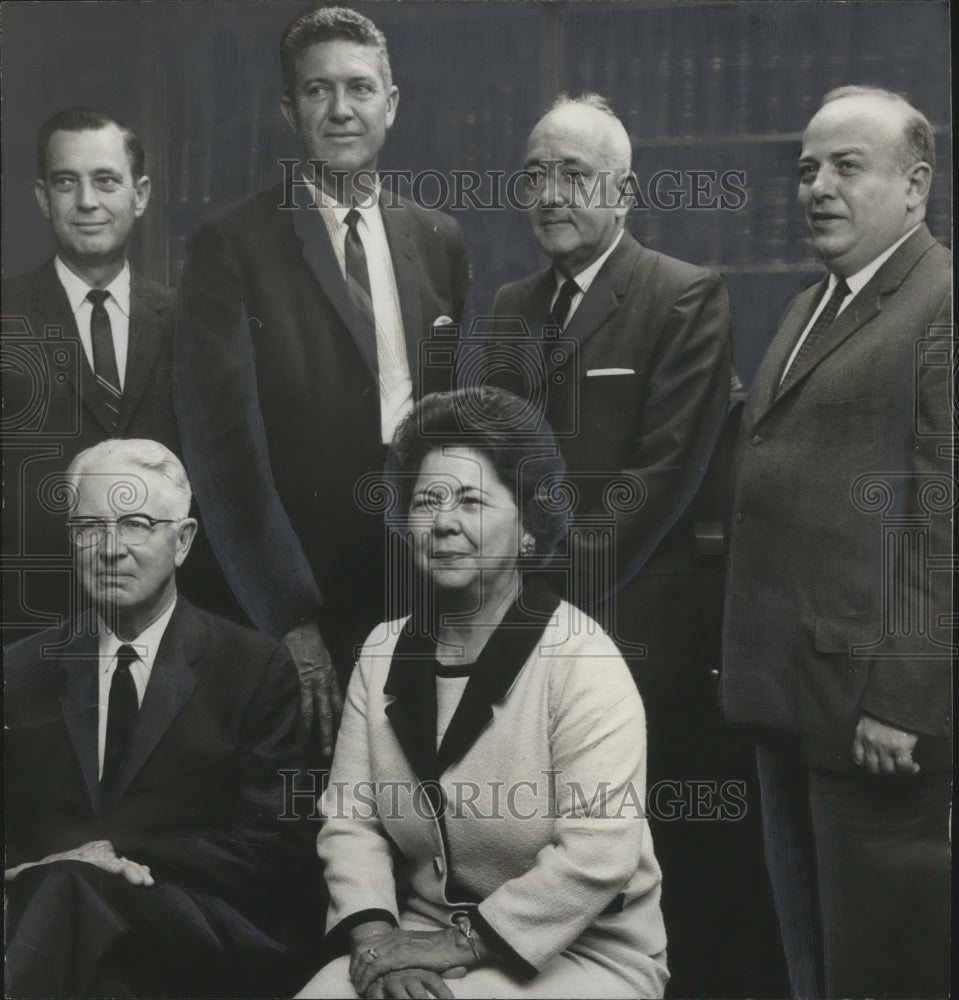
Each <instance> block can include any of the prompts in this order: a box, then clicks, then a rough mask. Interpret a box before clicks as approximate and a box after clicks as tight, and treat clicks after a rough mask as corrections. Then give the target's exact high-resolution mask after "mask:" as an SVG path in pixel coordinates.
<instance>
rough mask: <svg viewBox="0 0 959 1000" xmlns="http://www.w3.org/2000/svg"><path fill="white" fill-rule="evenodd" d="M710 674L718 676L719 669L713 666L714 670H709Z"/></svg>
mask: <svg viewBox="0 0 959 1000" xmlns="http://www.w3.org/2000/svg"><path fill="white" fill-rule="evenodd" d="M709 676H710V677H718V676H719V671H718V670H717V669H716V668H715V667H713V668H712V670H710V671H709Z"/></svg>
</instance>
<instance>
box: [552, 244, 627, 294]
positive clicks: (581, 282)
mask: <svg viewBox="0 0 959 1000" xmlns="http://www.w3.org/2000/svg"><path fill="white" fill-rule="evenodd" d="M624 232H625V230H623V229H620V231H619V232H618V233H617V234H616V238H615V239H614V240H613V242H612V243H610V245H609V246H608V247H607V248H606V250H605V252H604V253H602V254H601V255H600V256H599V257H597V258H596V260H594V261H593V263H592V264H590V265H589V267H584V268H583V270H582V271H580V272H579V274H574V275H573V280H574V281H575V282H576V284H577V286H578V287H579V290H580V291H581V292H583V293H584V294H585V293H586V292H587V291H588V290H589V286H590V285H591V284H592V283H593V281H594V280H595V279H596V275H597V274H599V269H600V268H601V267H602V266H603V265H604V264H605V263H606V259H607V258H608V257H609V255H610V254H611V253H612V252H613V251H614V250H615V249H616V247H618V246H619V241H620V240H621V239H622V238H623V233H624ZM553 276H554V277H555V278H556V287H557V288H562V287H563V284H564V283H565V282H566V280H567V279H566V278H565V277H563V275H562V274H560V273H559V269H558V268H555V267H554V268H553Z"/></svg>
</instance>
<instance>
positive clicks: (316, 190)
mask: <svg viewBox="0 0 959 1000" xmlns="http://www.w3.org/2000/svg"><path fill="white" fill-rule="evenodd" d="M311 186H312V188H313V200H314V202H315V203H316V205H317V207H319V208H325V209H328V210H329V211H331V212H332V213H333V217H334V218H335V219H336V221H337V224H338V225H341V226H342V225H343V224H344V223H345V221H346V216H347V213H348V212H349V211H350V209H351V208H355V209H356V210H357V211H358V212H359V213H360V216H361V217H362V218H366V215H367V213H369V212H375V211H376V210H377V208H378V207H379V203H380V180H379V178H377V179H376V184H375V186H374V189H373V192H372V194H370V195H369V197H368V198H367V199H366V200H365V201H361V202H357V203H356V205H341V204H340V203H339V202H338V201H334V200H333V199H332V198H331V197H330V196H329V195H328V194H327V193H326V192H325V191H324V190H323V188H322V187H320V185H319V184H312V185H311Z"/></svg>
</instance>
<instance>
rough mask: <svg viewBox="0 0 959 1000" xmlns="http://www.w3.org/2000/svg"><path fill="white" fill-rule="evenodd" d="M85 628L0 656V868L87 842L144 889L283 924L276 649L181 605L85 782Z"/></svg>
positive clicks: (285, 657)
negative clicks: (107, 775) (123, 723)
mask: <svg viewBox="0 0 959 1000" xmlns="http://www.w3.org/2000/svg"><path fill="white" fill-rule="evenodd" d="M89 625H90V622H89V621H84V622H81V623H80V627H79V628H78V629H77V631H76V632H73V631H72V630H71V628H70V625H69V624H68V625H67V626H66V627H63V628H58V629H49V630H47V631H45V632H42V633H40V634H38V635H35V636H30V637H28V638H27V639H23V640H21V641H20V642H17V643H15V644H14V645H12V646H9V647H8V648H7V649H6V650H5V657H4V659H5V663H4V677H5V682H6V697H5V717H6V727H7V729H6V739H5V750H6V772H5V774H6V787H5V797H6V847H7V865H8V866H14V865H17V864H19V863H20V862H23V861H37V860H39V859H40V858H42V857H45V856H47V855H48V854H51V853H55V852H60V851H64V850H68V849H70V848H74V847H78V846H80V845H82V844H85V843H87V842H89V841H93V840H103V839H106V840H110V841H112V843H113V846H114V848H115V849H116V852H117V854H119V855H123V856H127V857H129V858H132V859H133V860H135V861H138V862H140V863H141V864H147V865H149V866H150V868H151V871H152V874H153V876H154V878H156V879H158V880H160V879H162V880H165V881H169V882H173V883H176V884H177V885H180V886H182V887H184V888H186V889H188V890H190V891H192V892H194V893H198V894H205V895H209V896H214V897H217V898H219V899H221V900H223V901H225V902H226V903H227V904H228V905H229V906H231V907H233V908H234V909H236V910H238V911H239V912H240V913H241V914H242V915H243V916H245V917H246V918H247V919H248V920H250V921H251V922H252V923H253V924H254V925H255V926H259V927H261V928H263V929H264V930H266V932H267V933H271V932H273V931H274V928H276V927H279V926H280V925H281V924H282V923H283V910H284V908H285V907H286V906H287V905H288V897H287V898H284V886H285V887H286V888H287V891H288V889H289V886H290V885H291V879H292V878H293V877H294V876H295V875H296V867H295V866H296V864H297V848H296V844H295V842H294V840H293V837H294V834H295V828H296V824H292V827H293V828H294V829H291V824H290V823H284V822H282V821H280V820H278V817H279V816H280V815H281V813H283V812H284V800H283V796H284V786H283V780H282V777H281V775H280V774H279V771H280V770H281V769H283V768H299V767H300V766H302V760H301V754H302V749H303V738H304V737H303V730H302V722H301V720H300V716H299V683H298V679H297V674H296V670H295V668H294V666H293V663H292V661H291V659H290V655H289V653H288V652H287V651H286V649H285V648H284V647H282V646H280V645H278V644H277V643H275V642H273V641H272V640H269V639H266V638H265V637H263V636H260V635H258V634H256V633H254V632H251V631H249V630H247V629H244V628H241V627H239V626H237V625H233V624H231V623H228V622H226V621H224V620H222V619H219V618H216V617H215V616H213V615H210V614H208V613H206V612H204V611H200V610H198V609H196V608H194V607H193V606H192V605H190V604H188V603H187V602H186V601H185V600H184V599H183V598H182V597H180V598H178V600H177V606H176V608H175V610H174V613H173V616H172V618H171V620H170V623H169V625H168V626H167V630H166V632H165V633H164V636H163V639H162V640H161V643H160V647H159V649H158V651H157V656H156V659H155V661H154V664H153V670H152V672H151V675H150V680H149V682H148V684H147V687H146V691H145V694H144V697H143V702H142V705H141V708H140V713H139V716H138V719H137V723H136V728H135V730H134V734H133V738H132V743H131V747H130V752H129V755H128V758H127V760H126V762H125V764H124V765H123V766H122V769H121V771H120V773H119V774H118V777H117V781H116V783H115V784H114V785H113V786H112V788H111V789H110V790H109V792H108V793H107V794H104V792H103V791H102V790H101V788H100V784H99V781H98V778H97V702H98V696H97V673H98V660H97V637H96V636H95V635H92V634H90V629H89V627H88V626H89Z"/></svg>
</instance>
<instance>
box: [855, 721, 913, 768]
mask: <svg viewBox="0 0 959 1000" xmlns="http://www.w3.org/2000/svg"><path fill="white" fill-rule="evenodd" d="M918 739H919V737H918V736H917V735H916V734H915V733H908V732H906V731H905V730H904V729H897V728H896V727H895V726H891V725H890V724H889V723H888V722H883V721H882V720H881V719H876V718H873V717H872V716H871V715H863V716H862V717H861V718H860V719H859V725H857V726H856V738H855V739H854V740H853V744H852V759H853V760H854V761H855V762H856V763H857V764H858V765H859V766H860V767H865V768H866V770H867V771H868V772H869V773H870V774H915V773H916V772H917V771H918V770H919V765H918V764H917V763H916V762H915V761H914V760H913V759H912V751H913V750H914V749H915V747H916V741H917V740H918Z"/></svg>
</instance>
